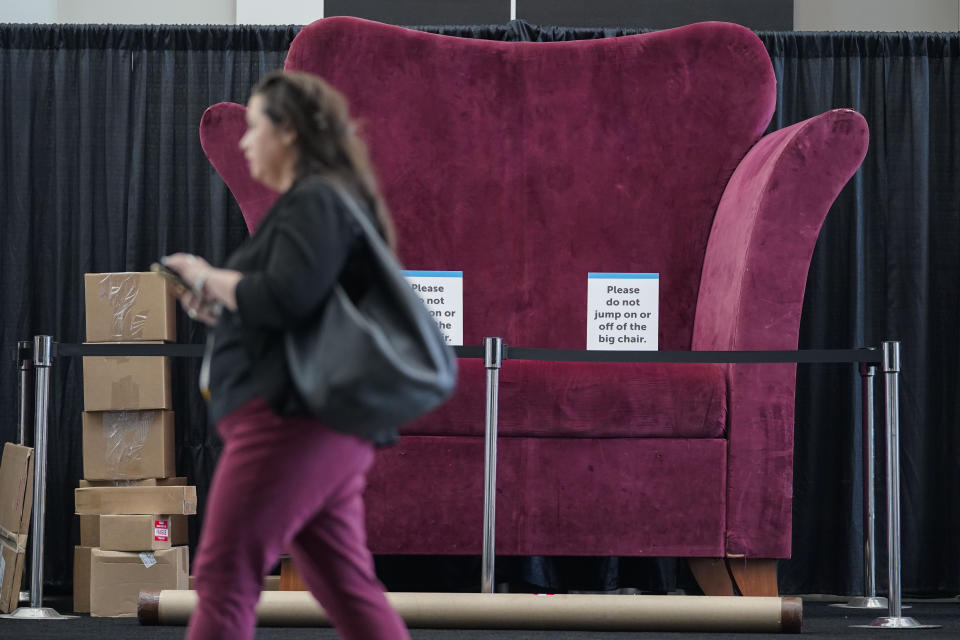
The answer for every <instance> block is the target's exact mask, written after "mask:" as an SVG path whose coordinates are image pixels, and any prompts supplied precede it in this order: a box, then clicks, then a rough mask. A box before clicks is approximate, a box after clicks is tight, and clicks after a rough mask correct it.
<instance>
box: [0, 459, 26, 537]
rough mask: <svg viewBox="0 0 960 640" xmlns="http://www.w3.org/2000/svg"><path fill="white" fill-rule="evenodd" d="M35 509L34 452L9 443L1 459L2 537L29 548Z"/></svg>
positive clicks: (0, 514)
mask: <svg viewBox="0 0 960 640" xmlns="http://www.w3.org/2000/svg"><path fill="white" fill-rule="evenodd" d="M32 506H33V449H31V448H30V447H21V446H20V445H18V444H13V443H12V442H8V443H6V444H4V445H3V456H2V458H0V537H8V538H12V540H11V542H12V544H14V545H15V546H22V545H25V544H26V541H27V539H26V535H27V533H28V532H29V531H30V514H31V507H32Z"/></svg>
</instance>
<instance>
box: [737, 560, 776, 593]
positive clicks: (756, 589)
mask: <svg viewBox="0 0 960 640" xmlns="http://www.w3.org/2000/svg"><path fill="white" fill-rule="evenodd" d="M727 566H729V567H730V573H731V574H732V575H733V579H734V580H736V582H737V588H738V589H740V593H741V594H742V595H745V596H778V595H780V591H779V588H778V587H777V561H776V559H767V558H727Z"/></svg>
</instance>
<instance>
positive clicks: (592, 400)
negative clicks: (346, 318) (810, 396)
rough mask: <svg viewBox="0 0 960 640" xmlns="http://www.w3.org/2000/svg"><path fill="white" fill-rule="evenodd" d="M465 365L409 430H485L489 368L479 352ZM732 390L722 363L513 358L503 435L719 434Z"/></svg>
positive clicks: (505, 373) (503, 374) (505, 372)
mask: <svg viewBox="0 0 960 640" xmlns="http://www.w3.org/2000/svg"><path fill="white" fill-rule="evenodd" d="M459 364H460V371H459V375H460V379H459V381H458V384H457V389H456V391H455V393H454V397H453V398H452V399H451V401H450V402H448V403H447V404H445V405H444V406H442V407H440V408H439V409H437V410H436V412H434V413H432V414H430V415H428V416H427V417H425V418H423V419H420V420H417V421H415V422H413V423H411V424H408V425H406V426H405V427H404V429H403V433H405V434H416V435H435V436H436V435H473V436H482V435H483V432H484V421H483V419H482V417H483V415H484V408H485V406H486V405H485V403H486V369H484V368H483V361H482V360H479V359H474V360H461V361H460V363H459ZM726 394H727V383H726V376H725V375H724V371H723V369H722V368H721V367H720V366H718V365H687V366H683V367H677V366H673V365H669V364H630V363H609V364H608V363H583V362H556V363H541V362H532V361H526V360H511V361H510V364H509V366H505V367H504V368H503V369H502V370H501V371H500V387H499V402H500V411H499V414H498V415H499V418H498V426H497V430H498V433H499V434H500V435H501V436H541V437H586V438H627V437H630V438H719V437H722V436H723V433H724V427H725V425H726V416H727V395H726Z"/></svg>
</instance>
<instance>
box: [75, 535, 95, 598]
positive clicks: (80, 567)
mask: <svg viewBox="0 0 960 640" xmlns="http://www.w3.org/2000/svg"><path fill="white" fill-rule="evenodd" d="M92 552H93V548H92V547H74V548H73V611H74V612H75V613H90V558H91V555H92Z"/></svg>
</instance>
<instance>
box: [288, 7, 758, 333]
mask: <svg viewBox="0 0 960 640" xmlns="http://www.w3.org/2000/svg"><path fill="white" fill-rule="evenodd" d="M286 68H287V69H297V70H306V71H311V72H314V73H317V74H319V75H321V76H323V77H324V78H326V79H327V80H328V81H329V82H330V83H331V84H332V85H333V86H334V87H336V88H338V89H339V90H341V91H342V92H344V93H345V94H346V96H347V97H348V99H349V101H350V104H351V109H352V112H353V114H354V116H355V117H357V118H359V120H360V121H361V124H362V131H363V133H364V135H365V137H366V139H367V141H368V144H369V146H370V150H371V156H372V158H373V161H374V165H375V166H376V168H377V171H378V175H379V177H380V181H381V185H382V188H383V190H384V193H385V195H386V198H387V202H388V203H389V205H390V208H391V210H392V212H393V215H394V217H395V220H396V224H397V229H398V236H399V253H400V257H401V259H402V261H403V262H404V264H405V265H406V266H407V268H410V269H430V270H432V269H435V270H451V269H453V270H462V271H463V272H464V307H465V314H464V341H465V344H477V343H479V342H480V340H481V338H482V337H483V336H485V335H500V336H503V337H504V338H505V339H506V340H507V341H508V342H509V343H512V344H515V345H524V346H534V347H551V348H584V346H585V340H586V311H585V310H586V295H587V273H588V272H591V271H593V272H597V271H599V272H657V273H659V274H660V338H659V341H660V348H661V349H689V348H690V344H691V333H692V327H693V318H694V313H695V310H696V306H697V293H698V288H699V282H700V273H701V269H702V266H703V259H704V252H705V247H706V244H707V239H708V236H709V234H710V229H711V224H712V221H713V217H714V213H715V212H716V209H717V205H718V203H719V201H720V198H721V195H722V193H723V189H724V186H725V185H726V183H727V181H728V179H729V178H730V176H731V174H732V173H733V171H734V169H735V168H736V167H737V164H738V163H739V162H740V160H741V159H742V158H743V157H744V154H745V153H746V152H747V150H748V149H749V148H750V147H751V146H752V145H753V144H754V143H755V142H756V141H757V140H758V139H759V137H760V136H761V135H762V133H763V131H764V130H765V128H766V126H767V125H768V123H769V121H770V118H771V116H772V114H773V110H774V106H775V85H776V79H775V77H774V74H773V68H772V65H771V62H770V59H769V57H768V55H767V52H766V49H765V48H764V46H763V44H762V43H761V41H760V40H759V39H758V38H757V37H756V36H755V35H754V34H753V33H752V32H750V31H749V30H748V29H745V28H743V27H740V26H737V25H733V24H727V23H701V24H695V25H691V26H687V27H682V28H678V29H671V30H667V31H661V32H656V33H649V34H643V35H635V36H625V37H619V38H608V39H602V40H589V41H575V42H558V43H505V42H494V41H483V40H472V39H464V38H455V37H449V36H439V35H434V34H428V33H423V32H419V31H414V30H409V29H403V28H400V27H393V26H388V25H383V24H379V23H374V22H369V21H365V20H360V19H356V18H328V19H324V20H320V21H317V22H315V23H313V24H311V25H308V26H307V27H305V28H304V29H303V30H302V31H301V32H300V34H299V35H298V36H297V37H296V39H295V40H294V41H293V43H292V45H291V47H290V52H289V55H288V57H287V61H286Z"/></svg>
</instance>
